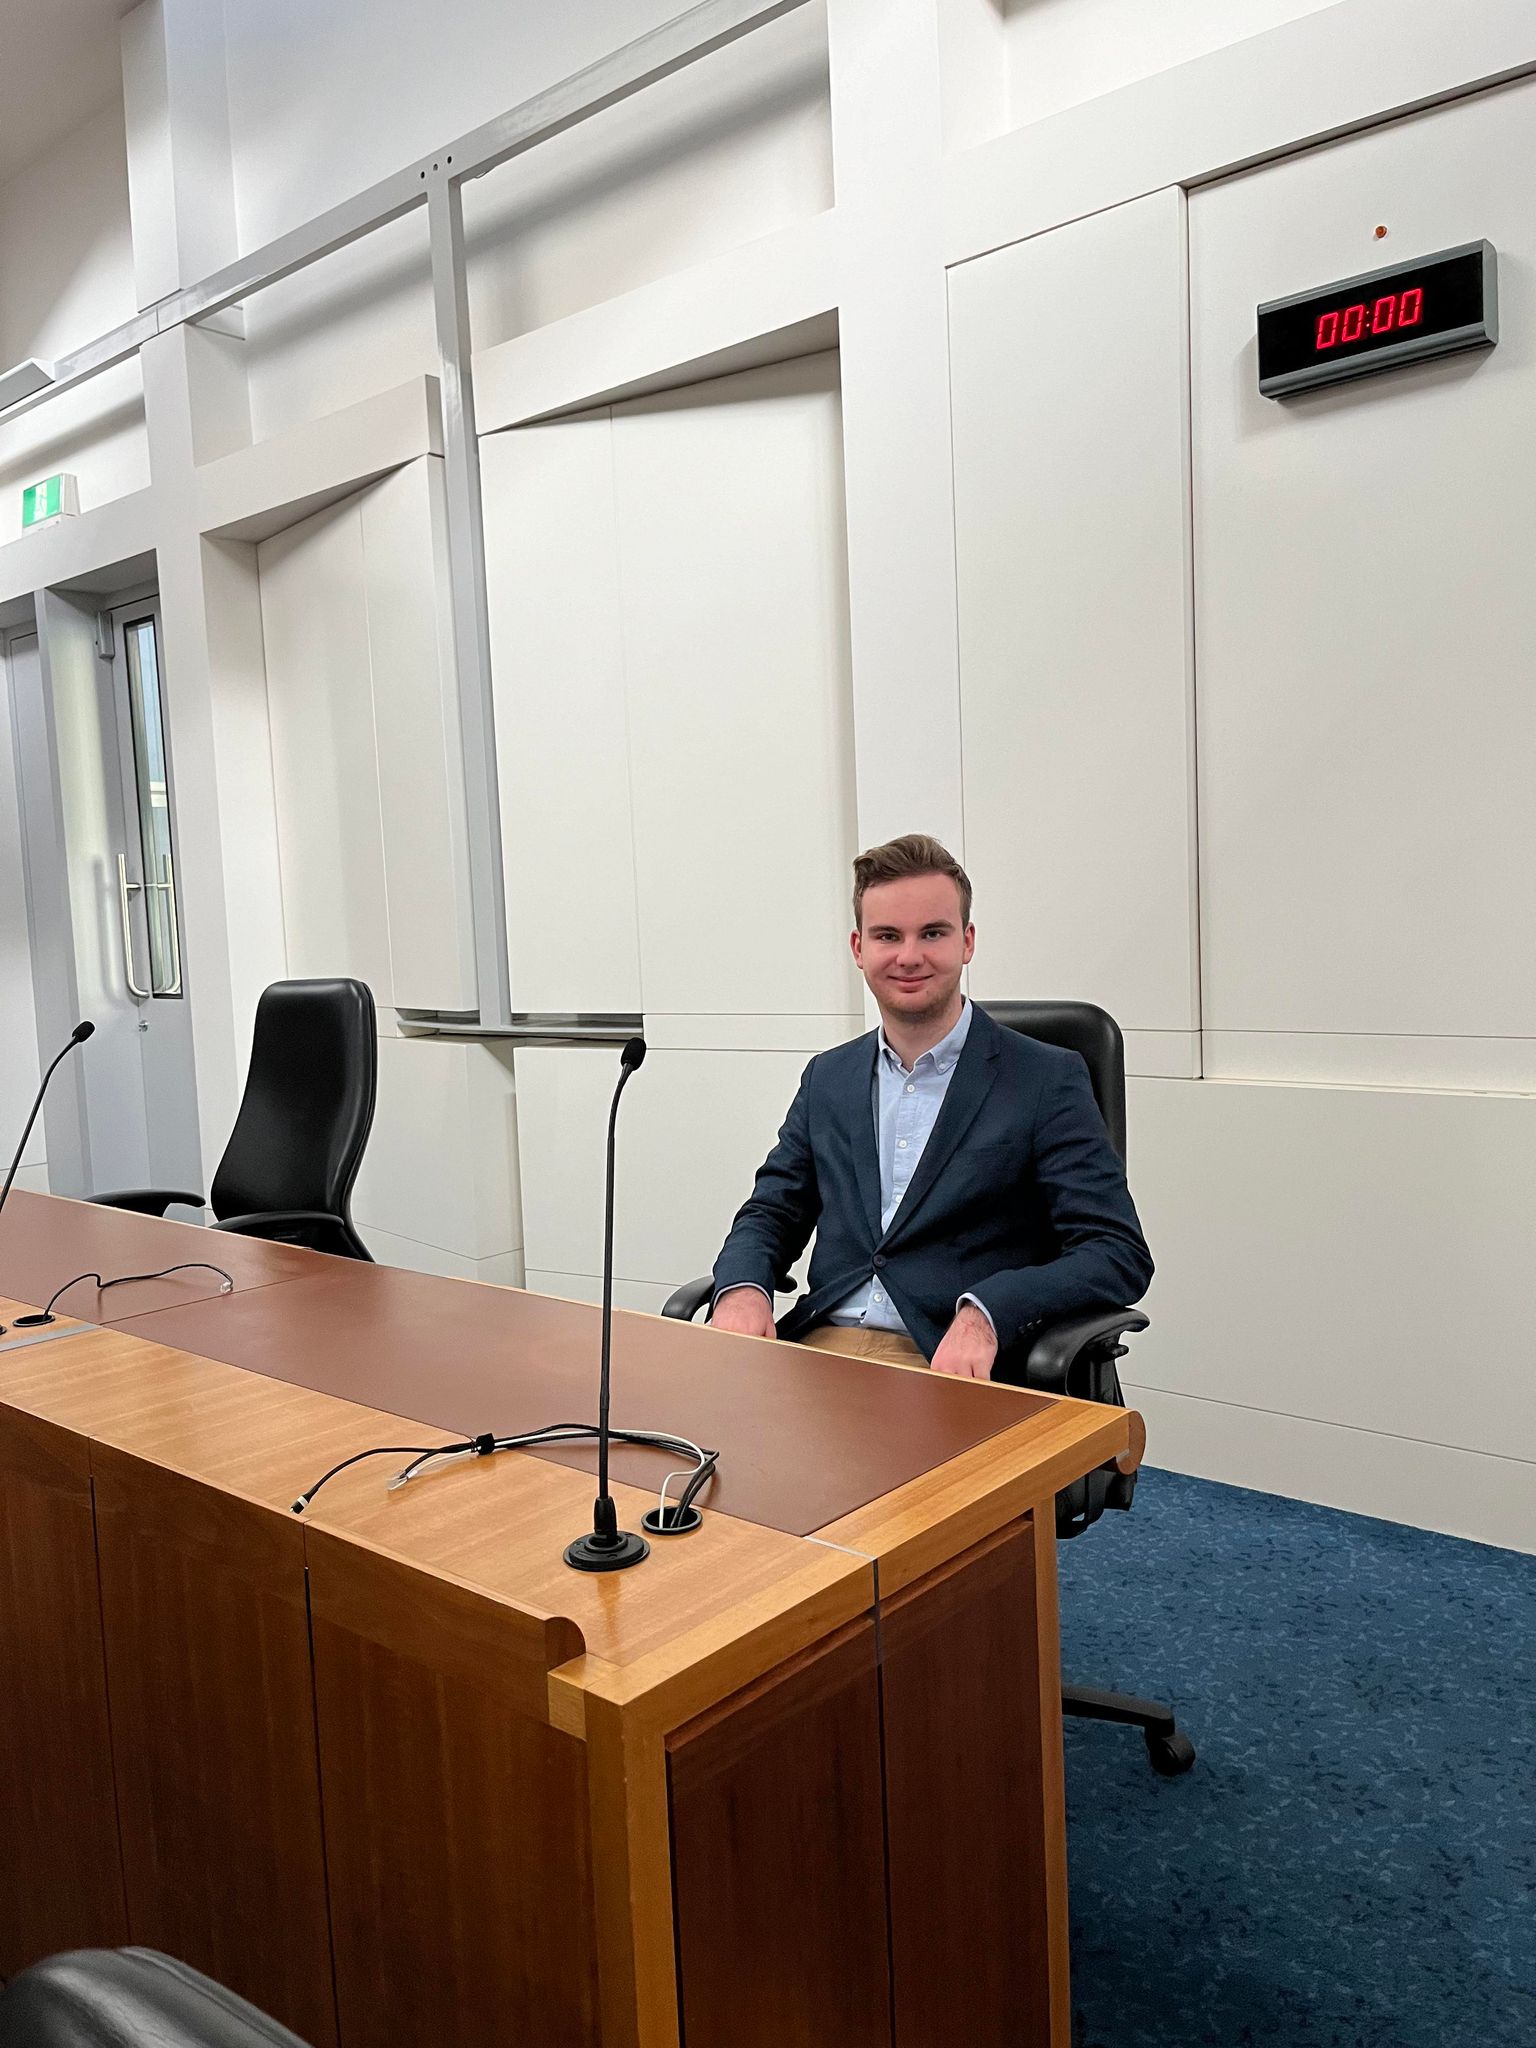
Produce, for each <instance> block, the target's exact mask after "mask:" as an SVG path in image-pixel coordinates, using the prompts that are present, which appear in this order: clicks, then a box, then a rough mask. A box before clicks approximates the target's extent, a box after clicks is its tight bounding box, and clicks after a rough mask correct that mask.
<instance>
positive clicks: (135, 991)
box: [117, 854, 150, 1003]
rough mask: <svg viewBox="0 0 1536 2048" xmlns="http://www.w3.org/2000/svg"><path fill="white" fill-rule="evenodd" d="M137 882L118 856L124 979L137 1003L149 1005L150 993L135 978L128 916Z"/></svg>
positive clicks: (131, 923)
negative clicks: (129, 893) (129, 897)
mask: <svg viewBox="0 0 1536 2048" xmlns="http://www.w3.org/2000/svg"><path fill="white" fill-rule="evenodd" d="M138 887H139V884H138V883H137V882H130V881H129V879H128V863H127V861H126V860H125V859H124V858H123V856H122V854H119V855H118V856H117V907H118V909H119V910H120V911H121V912H122V919H123V979H124V981H126V982H127V984H128V993H129V995H131V996H132V997H133V999H134V1001H135V1002H136V1003H147V1002H148V1001H149V997H150V991H149V990H148V989H147V988H140V987H139V984H138V983H137V982H136V981H135V980H134V978H133V922H132V920H131V919H130V917H129V915H128V892H129V890H130V889H137V888H138Z"/></svg>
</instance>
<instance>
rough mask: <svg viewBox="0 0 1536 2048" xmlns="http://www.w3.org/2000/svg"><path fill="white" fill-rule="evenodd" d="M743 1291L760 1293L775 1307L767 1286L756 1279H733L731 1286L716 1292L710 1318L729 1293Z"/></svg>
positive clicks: (710, 1305)
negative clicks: (763, 1285)
mask: <svg viewBox="0 0 1536 2048" xmlns="http://www.w3.org/2000/svg"><path fill="white" fill-rule="evenodd" d="M742 1293H747V1294H760V1295H761V1296H762V1297H763V1299H764V1301H766V1302H767V1304H768V1306H769V1307H770V1308H772V1307H773V1296H772V1295H771V1294H770V1293H769V1292H768V1290H767V1288H766V1287H760V1286H759V1285H758V1283H757V1282H756V1281H755V1280H733V1281H732V1282H731V1284H730V1286H729V1287H722V1288H721V1289H720V1290H719V1292H718V1293H717V1294H716V1296H715V1298H714V1300H713V1301H712V1302H711V1303H710V1304H709V1316H710V1319H711V1320H713V1317H714V1313H715V1310H716V1309H717V1308H718V1307H719V1306H720V1304H721V1302H722V1301H724V1300H725V1298H726V1296H727V1295H728V1294H742Z"/></svg>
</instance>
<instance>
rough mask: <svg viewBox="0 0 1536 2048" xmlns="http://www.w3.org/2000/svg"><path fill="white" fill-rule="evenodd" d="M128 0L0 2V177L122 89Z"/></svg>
mask: <svg viewBox="0 0 1536 2048" xmlns="http://www.w3.org/2000/svg"><path fill="white" fill-rule="evenodd" d="M134 4H135V0H0V182H3V181H4V180H5V179H7V178H13V177H14V176H15V175H16V173H17V171H19V170H20V169H21V168H22V166H23V165H24V164H26V163H28V162H30V161H31V160H32V159H33V158H35V157H37V156H39V155H41V154H42V152H43V151H44V150H45V149H47V148H48V146H49V144H50V143H53V142H57V141H58V140H59V138H60V137H61V136H64V135H67V134H68V133H69V132H70V130H71V129H73V128H78V127H79V126H80V124H81V122H82V121H84V120H85V119H86V118H87V116H88V115H90V114H93V113H95V112H96V110H97V108H98V107H100V106H102V105H103V104H104V103H105V102H106V101H107V100H109V99H112V98H115V97H116V96H118V95H119V94H120V93H121V92H122V78H123V72H122V59H121V56H120V54H119V48H118V32H117V24H118V21H119V19H120V18H121V17H122V16H123V15H125V14H127V13H128V12H129V11H130V9H131V8H132V7H133V6H134Z"/></svg>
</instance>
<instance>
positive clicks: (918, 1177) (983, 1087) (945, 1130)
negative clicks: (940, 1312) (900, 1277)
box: [875, 1004, 1000, 1238]
mask: <svg viewBox="0 0 1536 2048" xmlns="http://www.w3.org/2000/svg"><path fill="white" fill-rule="evenodd" d="M999 1047H1000V1040H999V1038H998V1026H997V1025H996V1024H994V1023H993V1022H992V1019H991V1018H990V1017H988V1016H987V1015H986V1013H985V1012H984V1011H982V1010H979V1009H977V1008H976V1006H975V1005H974V1004H973V1005H972V1006H971V1028H970V1030H969V1031H968V1032H967V1033H966V1037H965V1044H964V1046H963V1047H962V1048H961V1052H960V1058H959V1061H958V1063H957V1065H956V1067H955V1071H954V1074H953V1075H952V1076H951V1079H950V1083H949V1086H948V1088H947V1089H946V1090H945V1092H944V1101H943V1105H942V1107H941V1108H940V1110H939V1115H938V1121H937V1122H936V1123H935V1124H934V1127H933V1130H932V1132H931V1133H930V1135H929V1139H928V1142H927V1144H926V1145H925V1146H924V1147H923V1156H922V1158H921V1159H920V1160H919V1161H918V1162H917V1171H916V1173H914V1174H913V1176H912V1179H911V1181H910V1182H909V1184H908V1187H907V1192H906V1194H905V1196H904V1197H903V1198H902V1204H901V1207H900V1208H899V1209H898V1210H897V1211H896V1214H895V1215H894V1216H893V1217H892V1218H891V1228H890V1232H889V1235H890V1237H892V1238H896V1237H899V1236H900V1235H901V1233H902V1231H903V1230H904V1229H905V1228H906V1227H907V1225H908V1224H909V1223H910V1222H911V1221H912V1219H913V1217H914V1216H915V1215H916V1213H917V1211H918V1210H919V1209H920V1208H921V1206H922V1204H923V1203H924V1201H926V1199H927V1197H928V1194H929V1191H930V1190H931V1189H932V1187H933V1185H934V1183H935V1182H936V1181H937V1180H938V1177H939V1175H940V1174H941V1173H942V1172H943V1171H944V1168H945V1167H946V1166H947V1165H948V1164H949V1161H950V1159H951V1158H952V1157H953V1155H954V1152H955V1149H956V1147H957V1146H958V1145H959V1143H960V1141H961V1139H962V1138H963V1137H964V1136H965V1134H966V1132H967V1131H968V1130H969V1129H970V1128H971V1125H972V1124H973V1123H974V1122H975V1121H976V1115H977V1112H978V1111H979V1110H980V1108H981V1105H982V1104H983V1103H984V1102H985V1101H986V1099H987V1096H988V1095H989V1094H990V1093H991V1089H992V1083H993V1081H994V1080H995V1079H996V1078H997V1056H998V1051H999ZM875 1178H876V1185H877V1188H878V1183H879V1171H878V1162H877V1167H876V1176H875ZM877 1200H878V1194H877ZM877 1223H878V1212H877ZM877 1234H878V1233H877Z"/></svg>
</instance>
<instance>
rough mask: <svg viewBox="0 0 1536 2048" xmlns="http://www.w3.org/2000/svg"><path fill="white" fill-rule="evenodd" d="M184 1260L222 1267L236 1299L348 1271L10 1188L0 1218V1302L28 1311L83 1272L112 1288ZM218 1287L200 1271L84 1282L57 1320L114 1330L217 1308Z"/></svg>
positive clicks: (291, 1251)
mask: <svg viewBox="0 0 1536 2048" xmlns="http://www.w3.org/2000/svg"><path fill="white" fill-rule="evenodd" d="M194 1260H196V1261H199V1262H204V1261H206V1262H207V1263H208V1264H210V1265H214V1266H222V1267H223V1269H224V1271H225V1272H226V1273H228V1274H229V1275H230V1277H231V1278H232V1279H233V1281H234V1283H235V1288H236V1291H237V1292H240V1291H243V1290H244V1289H246V1288H248V1287H269V1286H271V1285H272V1284H273V1283H274V1282H275V1281H279V1280H296V1279H298V1278H299V1277H300V1276H301V1275H303V1274H306V1273H312V1272H314V1271H315V1270H316V1269H317V1267H325V1266H332V1265H345V1264H347V1263H348V1262H347V1261H346V1260H344V1259H328V1258H323V1257H321V1255H320V1254H319V1253H318V1252H309V1251H305V1250H303V1249H302V1248H301V1247H300V1246H298V1245H291V1244H269V1243H267V1242H266V1240H265V1239H263V1238H259V1237H237V1236H235V1235H234V1234H233V1233H231V1232H226V1231H222V1230H205V1229H203V1228H202V1227H201V1225H199V1224H196V1223H172V1222H168V1221H167V1220H166V1219H164V1218H163V1217H159V1216H137V1215H135V1214H134V1213H133V1212H132V1211H131V1210H128V1209H99V1208H98V1207H97V1206H96V1204H95V1203H94V1202H75V1201H69V1200H66V1199H65V1198H64V1197H62V1196H60V1195H31V1194H27V1193H25V1192H24V1191H23V1190H22V1189H20V1188H12V1190H11V1193H10V1198H9V1200H8V1201H7V1202H6V1205H5V1215H4V1217H3V1218H0V1294H4V1295H6V1296H7V1297H9V1298H11V1299H13V1300H16V1301H27V1302H34V1303H36V1304H37V1306H38V1307H41V1306H42V1304H43V1303H44V1302H46V1301H47V1300H48V1298H49V1296H50V1295H51V1294H52V1293H53V1292H54V1290H55V1288H58V1287H62V1286H63V1285H64V1283H65V1281H66V1280H73V1279H75V1278H76V1276H77V1275H81V1274H89V1273H90V1272H91V1271H92V1269H93V1268H94V1269H95V1270H96V1271H98V1272H99V1273H100V1274H101V1276H102V1278H103V1279H104V1280H116V1279H118V1278H120V1277H121V1276H123V1275H126V1274H130V1273H155V1272H159V1271H160V1270H161V1269H162V1268H163V1267H166V1266H172V1265H176V1264H179V1263H181V1262H183V1261H186V1262H188V1263H190V1262H191V1261H194ZM223 1285H224V1282H223V1280H222V1279H221V1278H220V1277H219V1275H218V1274H217V1273H214V1272H209V1271H206V1270H202V1269H201V1265H199V1266H198V1267H193V1269H192V1270H190V1271H188V1272H184V1273H172V1274H170V1275H169V1276H168V1277H167V1278H166V1279H164V1280H134V1281H131V1282H130V1283H129V1284H128V1285H126V1286H122V1287H113V1288H110V1289H109V1290H108V1291H107V1292H106V1293H101V1292H99V1291H98V1290H97V1289H96V1288H95V1287H93V1286H92V1285H91V1284H90V1282H89V1281H88V1280H87V1281H85V1282H84V1283H83V1284H82V1285H80V1286H77V1287H72V1288H71V1289H70V1290H69V1292H68V1293H67V1294H66V1295H65V1296H64V1298H63V1300H62V1301H61V1302H60V1303H59V1313H60V1314H63V1313H64V1312H65V1311H66V1310H67V1311H68V1312H69V1313H71V1314H73V1315H76V1316H79V1317H80V1318H81V1319H82V1320H83V1321H89V1322H93V1323H121V1322H126V1321H127V1319H128V1318H129V1317H130V1316H138V1315H143V1314H144V1313H145V1312H146V1311H147V1310H150V1309H157V1308H170V1307H172V1306H174V1305H176V1304H178V1303H182V1302H188V1301H205V1300H209V1299H217V1298H218V1297H219V1295H220V1292H221V1290H222V1288H223Z"/></svg>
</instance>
